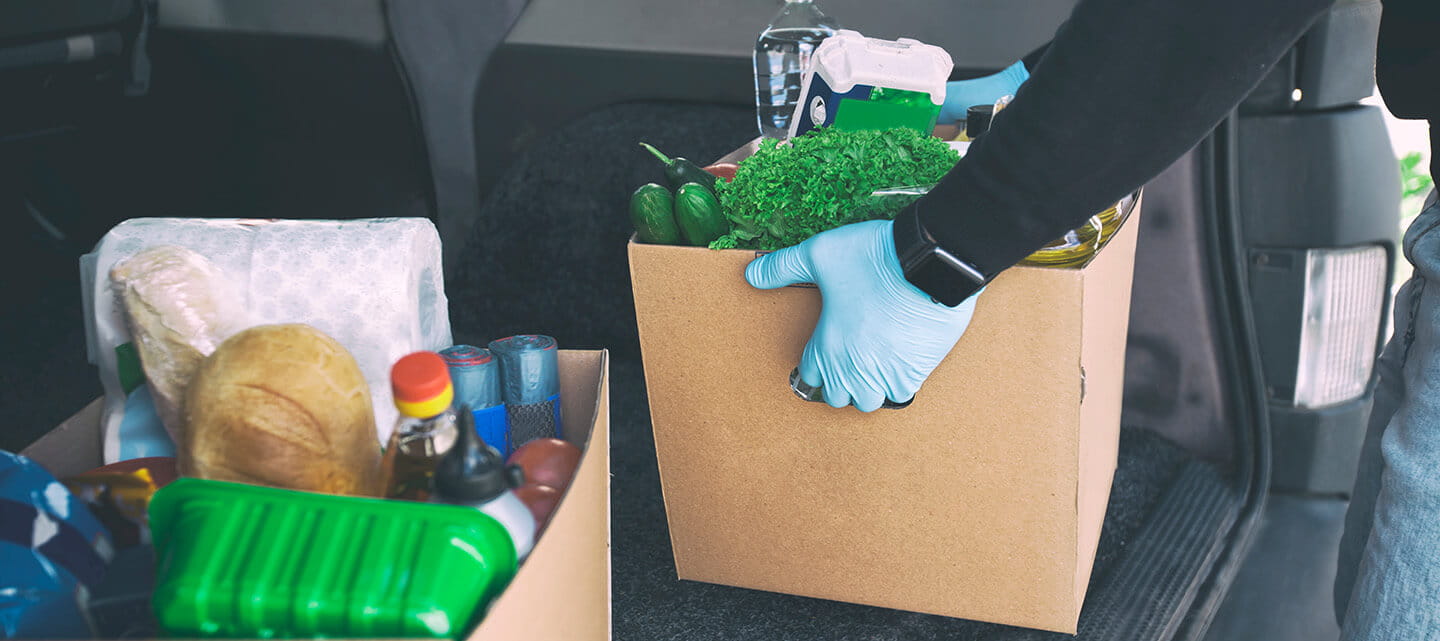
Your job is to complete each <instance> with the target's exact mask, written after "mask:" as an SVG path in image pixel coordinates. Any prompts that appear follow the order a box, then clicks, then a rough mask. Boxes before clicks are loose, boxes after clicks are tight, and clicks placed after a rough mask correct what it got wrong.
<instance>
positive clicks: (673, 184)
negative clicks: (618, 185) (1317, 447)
mask: <svg viewBox="0 0 1440 641" xmlns="http://www.w3.org/2000/svg"><path fill="white" fill-rule="evenodd" d="M640 146H641V147H644V148H645V149H647V150H649V152H650V153H652V154H654V155H655V157H656V158H659V159H660V162H662V163H664V164H665V180H667V181H669V183H670V188H671V189H679V188H680V187H681V186H682V185H684V184H685V183H700V184H702V185H704V186H705V188H706V189H715V174H712V173H710V172H708V171H705V170H704V169H702V168H701V167H700V165H697V164H695V163H693V162H690V161H688V160H686V159H684V158H670V157H668V156H666V155H665V154H662V153H660V150H659V149H656V148H654V147H652V146H650V145H647V144H645V143H643V142H642V143H640Z"/></svg>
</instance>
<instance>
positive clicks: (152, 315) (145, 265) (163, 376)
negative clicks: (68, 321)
mask: <svg viewBox="0 0 1440 641" xmlns="http://www.w3.org/2000/svg"><path fill="white" fill-rule="evenodd" d="M110 281H111V283H112V284H113V285H114V287H115V293H116V295H117V296H118V297H119V298H120V299H121V300H122V301H123V304H124V308H125V318H126V321H127V324H128V325H129V326H130V333H131V335H132V336H133V337H134V339H135V345H136V347H137V350H138V351H139V353H140V363H141V365H143V366H144V369H145V379H146V380H147V381H148V382H149V384H150V395H151V396H152V397H153V398H154V400H155V409H156V411H157V413H158V414H159V415H160V421H161V422H162V423H164V424H165V430H166V431H167V432H169V433H170V437H171V438H172V439H176V440H177V441H178V440H179V439H181V438H182V436H183V434H184V415H183V414H182V413H181V403H182V401H183V399H184V398H185V388H186V387H188V386H189V384H190V379H191V378H192V377H193V376H194V375H195V372H196V370H197V369H199V367H200V362H201V361H203V360H205V357H206V356H209V355H210V353H211V352H214V351H215V348H216V347H218V346H219V345H220V343H221V342H222V341H224V340H225V339H226V338H228V337H230V335H231V334H234V333H236V332H238V331H240V330H241V329H244V327H245V324H246V323H245V313H244V311H243V309H242V308H241V306H240V302H239V300H238V297H237V296H236V295H235V294H234V293H233V288H232V287H230V285H229V283H227V282H226V280H225V277H224V274H222V273H221V272H220V270H219V269H217V268H216V267H215V266H214V265H212V264H210V261H208V260H206V259H205V257H204V256H201V255H200V254H197V253H195V252H193V251H190V250H188V249H185V248H183V247H175V246H171V245H165V246H160V247H152V248H150V249H146V250H144V251H142V252H140V253H138V254H135V255H134V256H131V257H130V258H127V259H125V260H123V261H120V262H119V263H116V264H115V266H114V267H113V268H111V270H110Z"/></svg>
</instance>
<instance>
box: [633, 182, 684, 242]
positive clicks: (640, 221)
mask: <svg viewBox="0 0 1440 641" xmlns="http://www.w3.org/2000/svg"><path fill="white" fill-rule="evenodd" d="M630 222H631V223H633V224H634V225H635V238H636V239H637V240H639V241H640V242H642V243H651V244H655V245H679V244H681V243H682V242H683V240H682V239H681V238H680V228H679V227H677V226H676V225H675V199H674V198H672V197H671V196H670V190H669V189H666V188H664V187H662V186H660V185H657V184H655V183H650V184H648V185H643V186H641V187H640V188H639V189H636V190H635V193H634V194H632V195H631V196H630Z"/></svg>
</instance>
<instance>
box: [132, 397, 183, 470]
mask: <svg viewBox="0 0 1440 641" xmlns="http://www.w3.org/2000/svg"><path fill="white" fill-rule="evenodd" d="M147 456H172V457H173V456H175V441H173V440H171V439H170V433H169V432H166V431H165V424H164V423H161V422H160V415H159V414H158V413H156V412H155V399H153V398H151V396H150V386H149V385H141V386H139V387H136V388H135V390H134V391H132V392H130V395H129V396H126V397H125V416H124V417H122V418H121V419H120V458H119V459H118V460H121V461H128V460H130V459H136V458H145V457H147Z"/></svg>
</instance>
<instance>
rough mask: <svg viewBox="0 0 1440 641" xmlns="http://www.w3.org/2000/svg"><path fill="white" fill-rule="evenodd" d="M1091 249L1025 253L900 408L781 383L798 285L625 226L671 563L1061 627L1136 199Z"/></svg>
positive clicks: (703, 575) (842, 596)
mask: <svg viewBox="0 0 1440 641" xmlns="http://www.w3.org/2000/svg"><path fill="white" fill-rule="evenodd" d="M1132 206H1133V210H1132V214H1131V215H1130V217H1129V220H1128V222H1127V223H1126V224H1125V225H1124V226H1123V227H1122V228H1121V230H1120V231H1119V232H1117V234H1116V236H1115V237H1114V238H1113V239H1112V240H1111V242H1110V243H1109V245H1107V246H1106V247H1105V248H1104V249H1103V250H1102V251H1101V252H1100V253H1099V255H1098V256H1097V257H1096V258H1095V259H1094V260H1092V261H1091V262H1090V263H1089V264H1088V265H1087V266H1085V267H1084V268H1083V269H1051V268H1033V267H1017V268H1013V269H1010V270H1008V271H1006V272H1004V273H1003V274H1002V275H1001V276H1000V277H999V278H997V279H996V280H995V281H994V282H993V283H992V284H991V285H990V287H989V288H988V289H987V290H986V292H985V293H984V294H983V295H981V297H980V299H979V301H978V305H977V308H976V312H975V317H974V320H973V322H972V323H971V325H970V328H969V330H968V331H967V333H966V334H965V337H964V338H962V339H961V341H960V342H959V344H957V345H956V347H955V349H954V351H952V352H951V353H950V355H949V357H947V358H946V359H945V361H944V362H943V363H941V365H940V366H939V367H938V368H937V369H936V370H935V372H934V373H933V374H932V376H931V377H930V379H929V380H928V381H927V382H926V383H925V385H924V387H923V388H922V389H921V390H920V393H919V394H918V395H917V396H916V399H915V402H914V403H913V404H912V405H911V406H910V407H908V408H906V409H903V410H880V411H878V412H876V413H874V414H863V413H861V412H859V411H857V410H855V409H853V408H847V409H843V410H835V409H831V408H830V407H829V406H827V405H825V404H823V403H807V402H803V401H801V400H799V399H797V398H796V397H795V395H794V394H793V393H791V391H790V388H789V385H788V375H789V373H790V371H791V370H792V369H793V368H794V367H795V366H796V365H797V364H798V363H799V361H800V353H801V350H802V349H803V348H804V345H805V342H806V341H807V340H808V339H809V337H810V335H811V332H812V330H813V329H814V327H815V321H816V319H817V317H818V316H819V312H820V295H819V292H818V290H816V289H814V288H813V287H811V286H799V287H787V288H784V289H781V290H776V291H760V290H756V289H752V288H751V287H750V286H748V285H747V284H746V283H745V279H744V276H743V274H744V270H745V266H746V265H747V264H748V263H749V262H750V261H751V260H752V259H754V258H755V256H756V255H757V252H753V251H743V250H727V251H712V250H709V249H704V248H695V247H674V246H660V245H644V244H637V243H635V242H634V241H633V240H632V241H631V244H630V247H629V251H630V272H631V279H632V281H633V283H634V292H635V310H636V317H637V320H638V323H639V328H640V344H641V349H642V353H643V357H644V363H645V377H646V383H647V385H648V387H649V394H650V415H651V419H652V422H653V425H654V431H655V449H656V454H657V456H658V457H659V465H660V480H661V485H662V488H663V490H664V496H665V509H666V514H667V517H668V519H669V524H670V537H671V541H672V543H673V545H674V550H675V565H676V568H677V569H678V571H679V575H680V578H682V579H692V580H697V581H706V582H710V583H719V584H724V585H732V586H740V587H746V588H754V589H759V590H770V591H774V592H784V593H788V594H798V595H804V596H810V597H818V598H824V599H834V600H839V601H849V602H854V603H863V604H869V605H875V606H882V607H888V608H897V609H903V610H912V611H916V612H925V613H933V614H941V615H947V616H953V617H961V618H966V619H977V620H982V621H993V622H998V623H1006V624H1011V625H1018V626H1025V627H1031V628H1040V629H1045V630H1054V631H1060V632H1072V633H1073V632H1075V630H1076V624H1077V620H1078V617H1079V612H1080V607H1081V604H1082V602H1083V601H1084V598H1085V590H1086V586H1087V582H1088V581H1089V578H1090V570H1091V567H1092V565H1093V562H1094V558H1095V549H1096V545H1097V543H1098V542H1099V538H1100V526H1101V523H1102V522H1103V520H1104V515H1105V506H1106V502H1107V501H1108V499H1109V493H1110V483H1111V479H1112V477H1113V475H1114V471H1115V461H1116V450H1117V447H1118V442H1119V428H1120V400H1121V391H1122V380H1123V369H1124V364H1125V338H1126V330H1127V325H1128V322H1129V313H1128V310H1129V302H1130V283H1131V271H1132V268H1133V262H1134V253H1135V241H1136V234H1137V230H1138V228H1139V224H1138V213H1139V212H1138V209H1139V202H1138V199H1135V200H1134V204H1133V205H1132Z"/></svg>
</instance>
